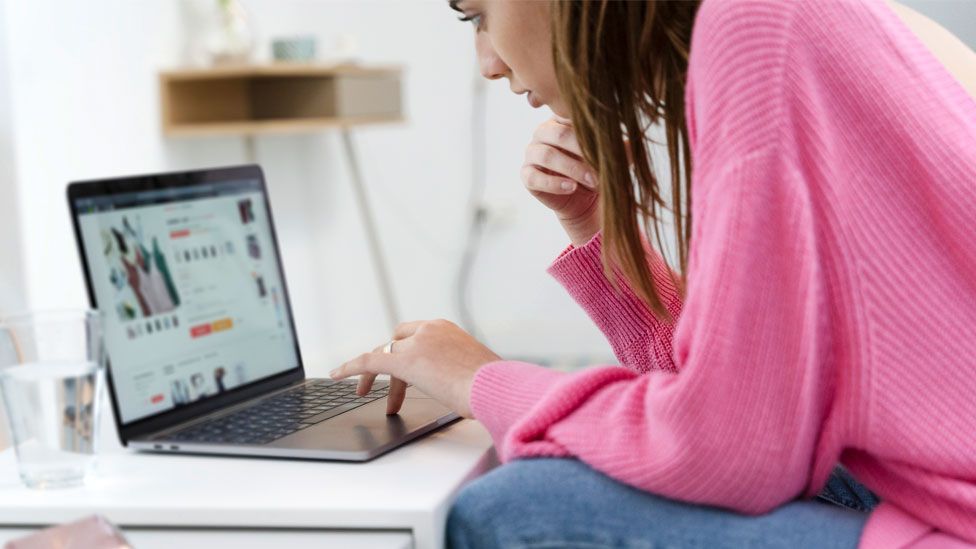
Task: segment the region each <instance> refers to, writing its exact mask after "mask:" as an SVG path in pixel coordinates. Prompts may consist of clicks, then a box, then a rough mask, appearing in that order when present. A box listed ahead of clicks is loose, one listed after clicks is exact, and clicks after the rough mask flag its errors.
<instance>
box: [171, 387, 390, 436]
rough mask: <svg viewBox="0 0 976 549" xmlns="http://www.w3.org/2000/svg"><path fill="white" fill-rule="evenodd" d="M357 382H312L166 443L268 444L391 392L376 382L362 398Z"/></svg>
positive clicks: (181, 432)
mask: <svg viewBox="0 0 976 549" xmlns="http://www.w3.org/2000/svg"><path fill="white" fill-rule="evenodd" d="M357 383H358V382H357V381H355V380H353V381H332V380H328V379H314V380H309V382H308V383H306V384H304V385H301V386H299V387H296V388H294V389H291V390H289V391H286V392H284V393H281V394H279V395H277V396H273V397H271V398H266V399H263V400H260V401H258V402H256V403H254V405H252V406H248V407H247V408H244V409H242V410H239V411H237V412H234V413H232V414H229V415H226V416H223V417H220V418H216V419H213V420H210V421H206V422H203V423H200V424H197V425H193V426H190V427H187V428H186V429H183V430H180V431H177V432H175V433H171V434H169V435H167V436H165V437H164V440H167V441H178V442H205V443H224V444H267V443H269V442H272V441H274V440H277V439H279V438H281V437H284V436H288V435H290V434H292V433H294V432H297V431H300V430H302V429H307V428H308V427H311V426H313V425H315V424H317V423H320V422H322V421H325V420H327V419H329V418H333V417H335V416H337V415H339V414H342V413H345V412H348V411H349V410H353V409H355V408H358V407H360V406H362V405H364V404H369V403H370V402H373V401H374V400H377V399H380V398H383V397H385V396H387V394H388V391H389V387H388V386H389V384H388V383H387V382H385V381H376V382H374V383H373V387H372V389H371V390H370V391H369V393H367V394H366V395H364V396H361V397H360V396H358V395H356V385H357Z"/></svg>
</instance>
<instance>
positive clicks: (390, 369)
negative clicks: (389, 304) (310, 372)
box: [330, 320, 500, 418]
mask: <svg viewBox="0 0 976 549" xmlns="http://www.w3.org/2000/svg"><path fill="white" fill-rule="evenodd" d="M393 340H394V343H393V349H392V352H390V353H384V352H382V347H380V348H379V349H377V350H374V351H373V352H370V353H364V354H361V355H359V356H358V357H356V358H354V359H352V360H350V361H349V362H346V363H345V364H343V365H342V366H340V367H338V368H336V369H335V370H333V371H332V372H331V373H330V375H331V376H332V379H343V378H347V377H351V376H355V375H359V376H362V377H361V378H360V383H359V392H360V393H364V392H365V391H368V390H369V387H370V386H371V385H372V384H373V380H374V379H375V378H376V375H377V374H389V375H390V376H391V377H392V378H393V379H392V381H391V384H390V398H389V402H390V404H389V405H388V407H387V413H396V412H398V411H399V409H400V405H401V404H402V403H403V397H404V393H405V391H406V385H405V384H404V382H405V383H408V384H410V385H413V386H414V387H416V388H417V389H419V390H420V391H422V392H423V393H425V394H427V395H429V396H430V397H431V398H434V399H436V400H438V401H440V402H441V403H442V404H444V405H445V406H448V407H450V408H451V409H453V410H454V411H456V412H457V413H458V414H459V415H461V416H463V417H468V418H470V417H472V414H471V404H470V400H471V399H470V396H471V385H472V384H473V382H474V375H475V372H477V371H478V369H479V368H481V367H482V366H484V365H485V364H487V363H489V362H493V361H495V360H500V357H499V356H498V355H496V354H495V353H493V352H492V351H491V349H489V348H487V347H485V346H484V345H482V344H481V343H480V342H479V341H478V340H476V339H475V338H474V337H472V336H471V335H470V334H468V333H467V332H465V331H464V330H462V329H461V328H460V327H458V326H457V325H456V324H454V323H453V322H450V321H447V320H418V321H414V322H404V323H402V324H400V325H399V326H397V328H396V330H395V332H394V334H393ZM401 380H402V381H401ZM364 389H365V391H364Z"/></svg>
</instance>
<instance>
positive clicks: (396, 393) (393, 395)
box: [386, 377, 407, 416]
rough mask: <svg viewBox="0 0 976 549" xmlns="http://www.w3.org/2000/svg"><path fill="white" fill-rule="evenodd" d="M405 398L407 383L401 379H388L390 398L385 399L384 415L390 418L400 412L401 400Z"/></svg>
mask: <svg viewBox="0 0 976 549" xmlns="http://www.w3.org/2000/svg"><path fill="white" fill-rule="evenodd" d="M406 397H407V383H406V382H405V381H403V380H402V379H399V378H396V377H391V378H390V396H389V397H388V398H387V399H386V415H388V416H392V415H393V414H396V413H397V412H399V411H400V407H401V406H403V399H404V398H406Z"/></svg>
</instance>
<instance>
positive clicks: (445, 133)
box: [0, 0, 976, 375]
mask: <svg viewBox="0 0 976 549" xmlns="http://www.w3.org/2000/svg"><path fill="white" fill-rule="evenodd" d="M905 3H907V4H909V5H911V6H912V7H914V8H916V9H918V10H919V11H922V12H923V13H926V14H927V15H929V16H930V17H932V18H934V19H936V20H937V21H939V22H940V23H942V24H943V25H945V26H946V27H948V28H949V29H950V30H952V31H953V32H955V33H956V34H957V35H958V36H959V37H960V38H962V39H963V40H964V41H966V42H967V43H968V44H969V45H970V46H974V47H976V1H973V0H916V1H910V2H905ZM228 13H232V15H230V17H232V18H233V19H232V21H231V23H232V25H235V26H234V29H235V31H234V32H235V33H236V34H234V36H233V37H232V38H230V39H228V38H227V37H226V36H223V37H221V35H220V33H221V32H222V31H221V30H220V29H222V28H223V27H221V25H225V24H226V23H227V20H225V19H223V18H225V17H228V15H227V14H228ZM456 15H457V14H456V13H454V12H453V11H451V10H449V9H448V7H447V2H446V1H441V0H430V1H421V0H416V1H410V0H387V1H382V0H375V1H373V0H363V1H327V0H240V1H233V2H232V1H229V0H224V1H218V0H89V1H87V2H71V1H68V0H62V1H53V0H31V1H29V2H27V1H22V0H0V315H2V314H5V313H9V312H13V311H19V310H23V309H26V308H31V309H38V308H41V309H45V308H63V307H80V306H84V305H85V304H86V302H87V300H86V294H85V290H84V282H83V278H82V274H81V271H80V267H79V261H78V255H77V251H76V248H75V244H74V239H73V235H72V230H71V225H70V218H69V214H68V209H67V205H66V200H65V197H64V189H65V186H66V184H67V183H68V182H69V181H73V180H79V179H88V178H102V177H109V176H118V175H126V174H134V173H143V172H153V171H170V170H184V169H193V168H203V167H210V166H221V165H229V164H240V163H244V162H246V161H247V160H248V157H249V150H248V146H247V143H246V140H245V139H244V138H242V137H240V136H234V135H228V136H216V137H167V136H165V135H164V132H163V128H162V124H161V112H160V104H161V97H160V92H159V74H160V72H161V71H164V70H173V69H180V68H183V67H188V66H197V67H200V66H206V65H208V64H211V63H214V62H216V61H220V60H221V57H220V56H221V55H223V54H228V55H236V54H243V55H245V57H246V61H247V62H249V63H269V62H272V42H273V41H275V40H278V39H293V38H295V37H303V38H311V39H313V40H314V44H315V56H314V60H315V61H316V62H320V63H327V62H330V61H356V62H362V63H365V64H384V65H397V66H400V67H402V68H403V81H402V94H403V95H402V97H403V111H404V117H405V121H404V122H403V123H397V124H385V125H375V126H365V127H361V128H356V129H355V130H354V131H353V139H354V142H355V145H356V147H357V148H358V153H359V159H360V162H361V164H362V168H363V177H364V181H365V184H366V187H367V190H368V195H369V199H370V201H371V203H372V205H373V208H374V211H375V214H376V217H377V222H378V229H379V235H380V239H381V242H382V249H383V252H384V253H385V255H386V258H387V260H388V263H389V267H390V271H391V272H392V274H393V277H392V279H393V286H394V289H395V295H396V301H397V306H398V307H399V310H400V315H401V317H402V319H403V320H412V319H423V318H437V317H443V318H448V319H452V320H455V321H460V320H461V316H462V314H461V310H462V305H461V299H460V297H459V296H460V295H461V294H462V293H464V294H465V295H466V296H467V297H466V300H467V301H466V302H467V308H468V311H469V313H470V314H469V318H470V319H471V320H472V321H473V323H472V322H466V325H467V326H468V327H469V328H472V324H473V328H475V329H476V331H477V333H478V334H479V335H480V336H482V337H483V338H484V340H485V342H486V343H487V344H488V345H489V346H490V347H492V348H493V349H494V350H495V351H496V352H497V353H499V354H501V355H502V356H505V357H507V358H522V359H528V360H534V361H536V362H540V363H545V364H550V365H554V366H557V367H577V366H580V365H585V364H593V363H599V362H608V361H611V362H612V361H613V360H614V359H613V357H612V353H611V351H610V349H609V347H608V345H607V344H606V342H605V341H604V340H603V338H602V336H601V335H600V334H599V332H597V330H596V329H595V328H594V327H593V325H592V324H591V323H590V321H589V320H588V319H587V318H586V316H585V314H584V313H583V312H582V311H581V310H580V309H579V308H578V307H577V306H576V305H575V304H574V303H573V302H572V301H571V299H570V298H569V297H568V296H567V295H566V294H565V293H564V292H563V290H562V289H561V288H560V287H559V286H558V285H557V284H556V283H555V282H554V281H553V280H551V279H550V278H549V276H548V275H547V274H546V273H545V268H546V267H547V266H548V265H549V263H550V262H551V260H552V259H553V258H554V257H555V256H556V255H557V254H558V253H559V252H560V251H561V250H562V249H563V248H564V247H565V246H566V245H567V243H568V242H567V239H566V237H565V236H564V234H563V232H562V230H561V228H560V227H559V225H558V224H557V222H556V221H555V219H554V218H553V216H552V215H551V214H550V213H549V212H548V210H546V209H545V208H543V207H542V206H541V205H539V204H537V203H536V202H535V200H533V199H532V198H531V197H530V196H529V195H528V194H527V193H526V192H525V191H524V189H523V188H522V184H521V182H520V180H519V168H520V166H521V164H522V157H523V149H524V146H525V145H526V144H527V143H528V141H529V138H530V136H531V134H532V131H533V130H534V128H535V127H536V126H537V125H538V124H539V123H541V122H542V121H543V120H545V119H546V118H547V117H548V115H549V113H548V111H547V110H545V109H540V110H533V109H531V108H530V107H529V106H528V104H527V103H526V101H525V98H524V97H518V96H514V95H512V94H511V93H510V92H509V90H508V85H507V82H485V81H483V80H482V79H481V78H480V77H479V76H478V72H477V66H476V63H475V56H474V49H473V41H472V32H473V31H472V28H471V26H470V24H462V23H459V22H457V21H456ZM215 29H216V30H215ZM228 40H229V41H228ZM222 41H223V42H222ZM235 41H236V42H235ZM242 44H243V46H242ZM241 46H242V47H243V49H237V50H235V49H234V48H237V47H241ZM221 48H223V50H221ZM222 51H223V53H221V52H222ZM242 52H243V53H242ZM224 60H226V59H224ZM251 153H253V157H254V159H255V160H256V161H257V162H258V163H260V164H261V165H262V166H263V167H264V169H265V173H266V176H267V180H268V184H269V188H270V193H271V200H272V205H273V208H274V213H275V217H276V224H277V227H278V238H279V242H280V245H281V249H282V254H283V260H284V264H285V272H286V274H287V278H288V284H289V286H290V291H291V298H292V305H293V308H294V313H295V317H296V322H297V327H298V331H299V340H300V342H301V345H302V350H303V354H304V358H305V362H306V365H307V368H308V369H309V371H310V373H311V374H312V375H323V374H324V373H325V372H326V371H328V369H331V368H332V367H334V366H335V365H336V364H337V363H339V362H341V361H343V360H346V359H348V358H350V357H352V356H354V355H356V354H358V353H360V352H364V351H366V350H369V349H372V348H373V347H375V346H377V345H379V344H381V343H383V342H384V341H385V340H387V339H388V334H389V331H388V328H387V322H386V319H385V317H384V309H383V306H382V302H381V297H380V294H379V292H378V290H377V284H376V282H377V281H376V278H375V276H376V275H375V271H374V270H373V266H372V264H371V262H370V258H369V254H368V249H367V246H366V239H365V233H364V230H363V225H362V222H361V219H360V218H359V216H358V214H357V210H356V207H355V203H354V198H353V194H352V190H351V186H350V185H349V182H348V178H349V166H348V165H347V163H346V162H345V160H344V158H343V156H342V154H341V147H340V142H339V135H338V133H337V132H336V131H329V130H322V131H315V132H308V133H301V134H288V133H284V134H277V135H259V136H257V137H256V138H255V139H254V141H253V151H251ZM663 168H664V169H666V166H664V167H663ZM482 185H483V190H482ZM473 220H477V222H478V223H480V224H481V228H482V231H481V236H480V238H476V239H473V240H474V242H472V239H470V238H469V230H470V227H471V226H472V222H473ZM472 246H474V247H472ZM466 251H468V252H469V253H468V254H467V257H469V258H470V260H471V261H470V266H471V268H470V272H469V276H466V277H464V276H459V271H460V270H461V266H462V260H463V258H464V257H465V256H466ZM463 288H466V291H465V292H462V289H463Z"/></svg>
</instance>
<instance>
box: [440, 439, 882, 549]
mask: <svg viewBox="0 0 976 549" xmlns="http://www.w3.org/2000/svg"><path fill="white" fill-rule="evenodd" d="M845 497H848V496H845ZM867 518H868V513H864V512H860V511H855V510H853V509H848V508H845V507H841V506H837V505H825V504H823V503H820V502H817V501H814V500H806V501H801V500H797V501H793V502H791V503H787V504H785V505H783V506H781V507H779V508H777V509H775V510H773V511H772V512H770V513H768V514H766V515H761V516H747V515H741V514H738V513H734V512H732V511H728V510H725V509H719V508H715V507H707V506H702V505H693V504H688V503H682V502H678V501H673V500H669V499H667V498H663V497H660V496H656V495H654V494H650V493H647V492H643V491H640V490H637V489H634V488H631V487H629V486H627V485H624V484H621V483H619V482H617V481H615V480H613V479H611V478H610V477H607V476H605V475H603V474H602V473H599V472H597V471H594V470H593V469H591V468H589V467H588V466H587V465H585V464H584V463H582V462H580V461H577V460H573V459H551V458H545V459H524V460H516V461H513V462H511V463H509V464H507V465H504V466H502V467H499V468H497V469H495V470H493V471H491V472H489V473H488V474H486V475H484V476H483V477H481V478H479V479H477V480H475V481H473V482H472V483H471V484H469V485H468V486H467V487H466V488H464V489H463V490H462V491H461V493H460V494H459V496H458V499H457V501H456V502H455V504H454V506H453V507H452V508H451V512H450V515H449V517H448V523H447V544H448V547H453V548H458V549H466V548H470V547H478V548H491V547H506V548H525V549H527V548H557V547H558V548H564V547H565V548H587V549H596V548H608V547H619V548H655V547H707V548H719V549H720V548H726V547H727V548H740V547H784V548H789V549H800V548H804V547H818V548H826V549H830V548H840V547H849V548H854V547H856V546H857V543H858V540H859V539H860V536H861V530H862V529H863V527H864V524H865V522H866V521H867Z"/></svg>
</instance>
